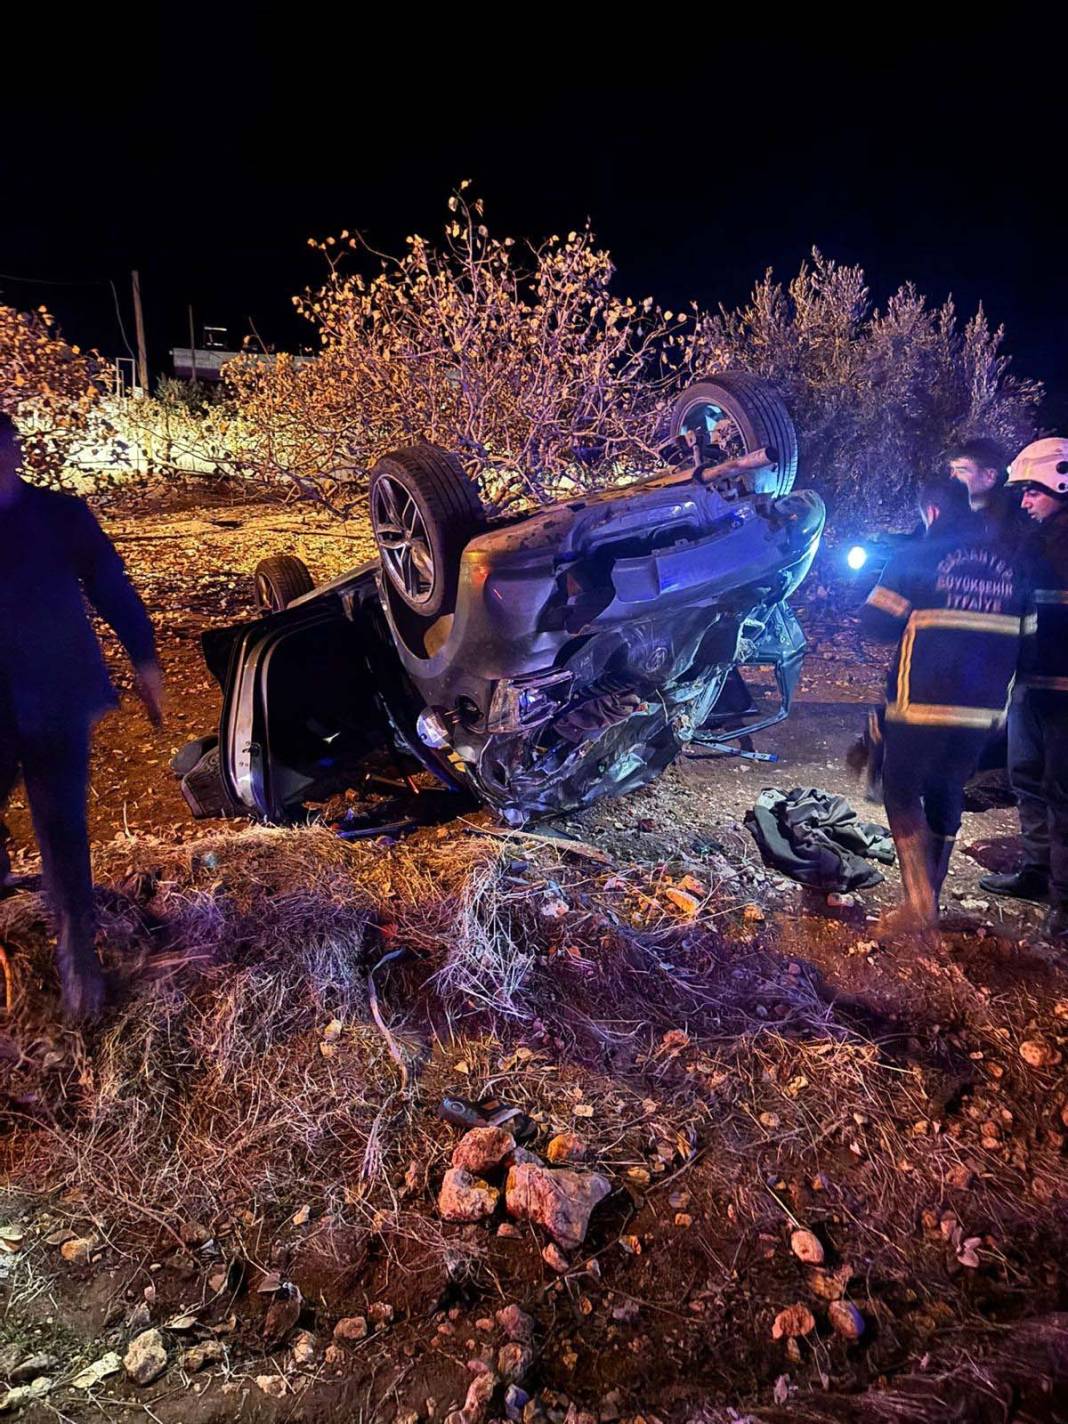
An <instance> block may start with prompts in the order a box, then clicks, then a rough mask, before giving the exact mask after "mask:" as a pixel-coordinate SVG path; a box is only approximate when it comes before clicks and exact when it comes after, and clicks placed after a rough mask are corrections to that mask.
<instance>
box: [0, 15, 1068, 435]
mask: <svg viewBox="0 0 1068 1424" xmlns="http://www.w3.org/2000/svg"><path fill="white" fill-rule="evenodd" d="M405 13H406V14H407V12H405ZM547 13H548V12H547ZM564 13H565V12H562V11H561V12H553V15H554V16H555V19H553V20H552V21H551V22H550V20H549V19H546V20H544V21H539V24H538V29H539V31H540V34H541V38H540V42H539V51H538V53H536V54H535V53H534V52H533V49H532V48H531V47H530V46H528V45H526V44H525V42H521V41H519V40H514V39H513V40H507V41H505V40H503V39H502V41H501V42H500V53H499V54H498V55H497V56H495V57H493V58H485V59H480V58H478V57H477V55H476V52H475V50H476V46H475V37H474V26H475V22H474V20H473V18H472V19H471V20H470V21H469V22H468V23H470V24H471V26H472V36H471V37H470V39H469V38H468V37H467V36H465V34H463V33H460V34H459V35H458V34H457V33H456V30H457V26H453V27H452V29H453V34H452V39H451V41H446V40H444V39H443V38H442V37H441V36H438V37H435V36H434V35H432V34H428V33H415V32H414V31H412V30H411V29H409V30H404V29H403V26H401V28H400V31H399V32H398V33H395V34H394V35H393V36H392V37H391V38H390V39H389V40H386V39H384V38H382V37H381V36H377V35H375V34H373V33H371V32H370V31H369V30H364V31H361V30H360V29H353V30H352V31H351V32H349V31H346V30H344V29H343V28H342V27H340V26H339V25H338V21H337V19H336V17H334V16H330V15H328V13H327V12H326V11H316V12H314V13H310V14H309V19H308V20H307V21H304V22H301V20H300V16H299V14H298V13H295V12H292V11H291V12H290V13H289V21H288V23H289V24H290V26H291V27H292V28H291V29H290V30H287V31H284V30H282V29H280V28H278V27H277V23H280V22H276V27H275V28H271V27H269V26H268V27H266V28H265V27H264V26H262V25H261V24H260V22H258V21H256V20H254V19H252V18H246V19H245V20H244V21H241V19H240V16H239V15H238V13H237V12H236V11H227V12H226V15H227V18H225V19H222V20H220V19H219V18H218V17H215V16H213V15H212V14H211V12H209V11H207V10H205V9H203V8H200V9H197V10H195V11H194V10H192V9H188V10H183V11H171V12H168V13H167V14H166V15H164V14H163V13H162V12H149V13H148V16H147V18H145V17H142V23H141V25H140V28H139V29H138V31H137V38H136V43H135V44H132V41H131V32H130V31H129V30H122V29H121V28H120V27H118V26H116V28H115V31H114V33H113V34H110V35H104V34H102V33H100V32H99V31H96V32H94V33H91V34H85V35H82V36H72V35H71V34H70V33H69V31H65V39H64V44H63V50H62V52H54V51H53V49H51V48H46V49H45V50H41V49H40V48H38V49H36V50H35V51H34V55H35V62H34V64H32V65H29V66H23V67H22V69H21V70H20V73H19V76H18V79H17V82H16V83H15V86H14V88H12V87H11V85H7V86H5V88H4V98H3V100H2V101H0V102H2V105H3V109H4V111H5V112H4V120H5V123H4V133H5V138H4V140H3V142H2V143H0V174H2V180H3V199H4V201H3V207H2V221H0V273H3V274H5V275H4V276H0V300H3V301H5V302H9V303H13V304H15V305H20V306H25V305H31V304H33V303H35V302H38V301H45V302H47V303H48V304H49V305H50V306H51V307H52V308H53V310H55V311H56V313H57V314H58V315H59V317H60V319H61V321H62V323H63V327H64V330H65V331H66V332H67V333H68V334H69V336H70V337H71V339H74V340H77V341H79V342H81V343H83V344H85V345H95V346H97V347H99V349H101V350H102V351H104V352H106V353H107V354H109V355H115V354H119V353H121V352H122V350H123V347H122V341H121V338H120V335H119V331H118V326H117V323H116V318H115V315H114V310H113V306H112V298H111V294H110V291H109V289H108V288H107V286H106V285H103V284H102V283H103V279H107V278H113V279H114V280H115V281H116V283H117V284H118V288H119V294H120V298H121V302H122V314H123V317H124V319H125V321H126V325H127V331H128V334H129V337H130V340H131V342H132V341H133V323H132V312H131V308H130V300H129V271H130V268H131V267H134V266H136V267H138V268H139V269H140V271H141V277H142V284H143V292H144V300H145V316H146V324H147V329H148V340H149V347H150V356H151V360H152V363H153V365H154V367H155V369H156V370H157V371H159V370H160V369H166V362H167V351H168V349H169V347H171V346H172V345H184V344H186V341H187V331H188V325H187V320H188V319H187V315H186V311H187V303H190V302H191V303H192V304H193V307H194V310H195V313H196V319H197V324H198V329H199V326H200V325H201V324H203V323H205V322H209V323H215V324H221V325H226V326H228V327H229V328H230V331H231V337H232V340H239V339H240V337H241V336H243V335H244V334H245V333H246V332H248V331H249V318H250V317H251V319H252V320H253V321H254V322H255V324H256V326H257V328H258V330H259V331H260V333H261V334H262V335H263V336H264V338H265V339H266V340H268V341H272V342H275V343H277V344H278V345H279V346H290V347H293V346H295V345H296V344H297V343H298V342H299V341H300V340H301V339H302V338H303V339H305V340H306V339H308V337H309V332H308V329H306V328H305V327H304V325H303V323H300V322H299V321H297V320H296V319H295V318H294V317H293V315H292V311H291V307H290V303H289V297H290V295H291V294H292V293H294V292H296V291H299V290H300V289H301V288H302V287H303V286H304V285H305V284H306V283H308V282H312V281H314V280H315V279H316V278H317V277H318V275H319V274H320V272H321V270H322V269H321V266H320V263H319V259H318V258H317V257H316V256H315V255H314V254H312V253H310V252H309V251H308V249H307V248H306V246H305V239H306V238H307V237H308V236H309V235H311V234H317V235H320V236H325V235H327V234H328V233H334V232H337V231H339V230H340V229H341V228H343V227H348V228H358V229H361V230H362V231H364V232H365V233H366V234H367V236H368V237H370V238H371V239H372V240H373V241H374V242H375V243H376V245H378V246H381V247H385V248H388V249H390V250H398V249H399V248H400V246H401V244H402V241H403V237H404V235H405V233H407V232H409V231H411V230H413V229H417V230H419V231H421V232H422V233H424V234H426V235H431V234H434V233H436V232H438V231H439V230H440V228H441V226H442V224H443V222H444V218H445V202H446V199H447V197H448V194H449V192H450V191H451V189H452V188H453V187H454V186H455V185H456V184H457V183H458V182H459V180H460V179H462V178H470V179H472V180H473V182H474V191H475V192H476V193H479V194H481V195H482V196H483V197H484V199H485V202H486V205H487V221H488V222H489V223H490V225H491V227H492V228H493V229H494V230H495V231H497V232H499V233H501V234H504V233H510V234H511V235H513V236H516V237H532V238H537V237H541V236H544V235H545V234H547V233H549V232H553V231H567V230H568V229H569V228H571V227H575V226H578V225H579V224H581V223H582V222H583V220H584V219H585V218H586V217H587V216H588V217H590V218H591V219H592V221H593V224H594V227H595V229H596V231H597V233H598V235H599V237H600V239H601V240H602V242H603V243H604V244H605V245H606V246H607V247H609V248H610V250H611V251H612V253H613V255H614V257H615V260H616V263H617V266H618V268H619V277H618V279H617V280H618V284H619V290H620V291H621V292H625V293H630V294H632V295H634V296H635V297H641V296H645V295H648V294H652V295H655V296H656V297H657V298H658V299H660V300H661V301H662V302H664V303H665V304H668V305H672V306H677V305H679V304H680V303H681V302H683V301H685V300H686V299H688V298H690V297H695V298H697V299H698V300H699V301H701V302H703V303H707V304H716V303H718V302H720V301H722V302H724V303H726V304H728V305H731V304H734V303H736V302H738V301H739V300H741V299H743V298H744V297H745V296H746V294H747V292H748V290H749V288H750V286H751V285H752V282H753V280H754V279H755V278H757V277H758V276H759V275H760V274H761V273H762V272H763V270H764V268H765V267H767V266H769V265H770V266H773V267H774V268H775V269H776V271H777V272H778V273H779V274H780V275H782V276H784V277H786V276H789V275H791V274H792V273H793V272H794V271H795V270H796V268H797V266H798V264H799V263H800V261H801V260H802V258H803V257H805V255H806V254H807V252H808V250H809V249H810V248H811V247H812V245H813V244H816V245H818V246H820V247H821V248H822V249H823V250H824V251H825V252H826V253H827V254H829V255H832V256H834V257H837V258H839V259H840V260H842V261H857V262H860V263H862V264H863V266H864V267H865V269H866V271H867V273H868V277H869V282H870V285H871V287H872V291H873V295H874V297H875V298H876V300H877V301H878V300H882V299H884V298H885V297H886V295H887V294H888V293H889V291H891V290H892V289H893V288H894V287H896V286H897V285H898V283H900V282H902V281H904V280H906V279H912V280H914V281H915V282H916V283H917V284H918V285H919V287H920V288H921V290H923V291H924V292H926V293H927V294H928V295H929V296H930V297H931V298H932V299H934V300H936V301H940V300H941V299H942V298H944V297H945V296H946V295H947V294H948V293H950V292H952V293H953V295H954V297H955V298H956V299H957V302H958V305H959V307H960V308H961V310H962V311H963V312H965V313H970V312H971V310H972V309H973V308H974V306H975V304H976V303H977V302H978V301H979V300H980V299H982V300H983V301H984V303H985V304H986V307H987V310H988V313H989V315H990V316H991V318H992V320H993V321H994V322H995V323H998V322H1003V323H1004V324H1005V326H1006V327H1007V330H1008V343H1007V349H1008V351H1009V352H1010V353H1011V354H1012V355H1013V357H1014V358H1015V365H1016V369H1017V370H1019V371H1020V372H1021V373H1025V374H1033V375H1036V376H1039V377H1041V378H1043V379H1044V380H1045V381H1046V382H1047V383H1048V384H1049V386H1050V387H1051V389H1052V391H1053V392H1054V394H1055V397H1056V399H1055V401H1054V402H1053V403H1052V404H1051V408H1050V411H1049V412H1048V413H1047V414H1048V416H1053V418H1054V419H1057V418H1059V416H1060V412H1061V411H1062V410H1065V411H1066V413H1068V404H1066V403H1065V400H1064V396H1065V393H1068V350H1066V343H1065V340H1064V337H1065V330H1066V321H1068V282H1066V280H1065V271H1064V244H1063V241H1062V237H1061V223H1062V219H1061V217H1060V216H1059V214H1060V211H1061V209H1062V207H1063V201H1062V199H1063V194H1062V191H1061V190H1062V189H1063V188H1064V187H1065V186H1068V185H1066V183H1065V180H1064V178H1063V171H1064V166H1063V154H1064V149H1065V144H1064V139H1065V123H1064V111H1065V107H1066V104H1065V97H1064V92H1063V84H1062V82H1061V80H1060V79H1059V77H1057V76H1058V73H1059V71H1058V69H1057V65H1056V63H1050V64H1047V63H1046V60H1045V59H1044V58H1043V57H1042V52H1043V47H1044V43H1047V42H1048V37H1047V41H1043V39H1042V37H1041V36H1040V35H1037V34H1032V35H1029V36H1023V37H1020V36H1015V37H1010V38H1008V39H1006V38H1005V37H1004V36H1002V35H1000V34H997V35H995V34H991V33H984V34H983V35H981V36H971V37H969V38H965V39H963V40H958V41H954V42H952V43H950V42H945V43H939V44H937V45H931V46H927V47H915V46H914V47H912V48H911V49H910V48H907V47H903V46H904V41H903V39H902V36H901V35H899V34H896V33H892V32H890V31H889V30H887V31H885V32H884V33H883V34H882V35H881V36H880V35H879V34H877V33H876V34H874V35H872V36H869V37H868V38H866V39H865V40H864V41H863V43H861V41H860V40H859V37H858V39H857V40H856V42H855V43H854V42H853V40H852V38H851V37H848V36H847V37H845V38H844V39H842V40H841V41H834V40H825V41H819V42H816V41H815V40H801V39H799V40H797V41H796V42H794V41H790V42H789V43H787V42H778V43H776V42H774V41H773V40H770V39H768V38H767V37H766V36H762V37H761V38H760V39H759V41H758V40H757V39H756V38H754V37H749V38H746V39H744V41H743V40H739V39H737V38H735V39H733V40H732V39H729V38H725V37H722V36H720V35H718V34H717V33H716V32H715V31H714V29H713V28H712V27H711V25H709V27H708V29H707V32H702V30H701V28H700V26H699V25H696V24H692V25H687V24H680V25H679V26H678V28H677V29H676V30H675V32H674V33H673V34H669V33H667V31H666V30H665V32H664V33H662V34H659V35H656V36H655V39H656V40H657V41H667V42H668V43H667V44H665V45H661V44H659V43H657V44H655V45H654V44H653V43H652V41H650V42H649V45H648V46H647V43H646V40H645V39H643V38H642V37H641V36H640V35H637V34H632V35H631V36H630V38H629V40H627V41H626V42H625V43H621V44H620V47H619V52H618V55H617V54H615V53H609V52H608V49H607V48H606V41H605V40H604V39H603V37H600V36H597V35H593V34H590V35H587V34H581V33H578V32H577V31H576V32H572V30H571V29H568V30H565V28H564V26H563V24H562V20H561V17H562V16H563V14H564ZM761 13H762V15H767V14H769V13H770V12H767V11H763V12H761ZM406 23H409V24H414V23H415V22H414V20H413V19H412V18H411V17H409V21H408V22H406ZM502 23H503V22H502ZM398 24H400V22H399V21H398ZM827 24H828V26H829V27H831V28H832V29H833V23H832V22H831V21H829V20H828V21H827ZM766 28H768V29H772V28H773V27H772V26H771V25H770V23H769V24H768V25H767V26H766ZM500 32H501V34H502V35H503V34H504V29H503V28H502V29H501V30H500ZM120 36H121V43H120ZM654 50H655V51H656V52H654ZM647 51H648V52H647ZM887 55H891V56H892V58H890V59H887V57H886V56H887ZM10 274H13V275H14V277H17V278H25V277H39V278H49V279H52V280H53V281H56V282H64V283H75V282H82V281H86V282H88V281H90V280H92V281H95V282H96V283H97V285H95V286H93V285H62V286H59V285H57V286H44V285H37V284H36V283H34V284H31V283H28V282H25V281H22V280H12V276H11V275H10Z"/></svg>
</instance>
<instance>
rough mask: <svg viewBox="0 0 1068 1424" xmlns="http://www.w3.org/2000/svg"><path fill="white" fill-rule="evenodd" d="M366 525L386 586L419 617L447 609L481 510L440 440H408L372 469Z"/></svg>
mask: <svg viewBox="0 0 1068 1424" xmlns="http://www.w3.org/2000/svg"><path fill="white" fill-rule="evenodd" d="M370 503H371V527H372V529H373V531H374V536H375V543H376V545H377V546H378V553H379V557H380V558H381V560H382V570H383V573H384V574H385V576H386V578H387V579H388V580H389V583H390V587H391V588H392V589H393V590H394V592H395V593H396V594H397V596H398V597H399V598H400V599H401V601H402V602H403V603H405V604H406V605H407V606H408V607H409V608H410V609H412V611H413V612H415V613H418V614H420V615H421V616H422V617H424V618H436V617H438V616H439V615H441V614H443V613H451V612H452V611H453V608H454V606H455V602H456V588H457V583H458V581H459V574H460V556H461V554H462V553H463V551H464V548H465V546H466V545H467V543H468V542H469V541H470V540H471V539H472V538H473V537H474V536H475V535H476V534H477V533H479V532H480V530H481V529H482V528H483V526H484V524H485V519H486V516H485V511H484V509H483V507H482V501H481V500H480V499H479V497H478V490H477V489H476V487H475V484H474V482H473V481H472V480H470V479H469V478H468V477H467V475H466V474H465V473H464V470H463V467H462V466H461V464H460V462H459V461H458V460H457V459H456V458H455V457H454V456H452V455H450V454H448V453H447V452H446V451H445V450H442V449H440V448H439V447H438V446H437V445H430V444H426V443H424V444H420V445H409V446H408V447H407V448H405V449H403V450H394V451H393V452H392V453H391V454H389V455H384V456H383V457H382V459H381V460H379V461H378V463H377V464H376V465H375V467H374V469H373V470H372V471H371V488H370Z"/></svg>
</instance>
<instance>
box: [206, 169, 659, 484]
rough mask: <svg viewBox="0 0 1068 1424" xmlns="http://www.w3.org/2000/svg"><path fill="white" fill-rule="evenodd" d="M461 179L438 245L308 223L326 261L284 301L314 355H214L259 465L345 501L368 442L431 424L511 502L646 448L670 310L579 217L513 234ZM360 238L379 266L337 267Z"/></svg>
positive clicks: (611, 470) (404, 435)
mask: <svg viewBox="0 0 1068 1424" xmlns="http://www.w3.org/2000/svg"><path fill="white" fill-rule="evenodd" d="M466 186H467V185H466V184H465V185H463V188H466ZM463 188H462V189H461V191H460V192H459V193H457V194H456V195H454V196H453V197H452V198H451V199H450V201H449V209H450V214H449V220H448V223H447V226H446V229H445V233H444V238H443V241H442V242H441V244H440V245H435V244H433V243H431V242H429V241H427V240H426V239H424V238H423V237H420V236H418V235H414V236H412V237H409V238H408V239H407V251H406V252H405V254H404V255H403V256H401V257H398V258H394V257H387V256H384V255H382V254H380V253H374V252H373V251H372V249H371V248H370V247H369V246H368V245H367V243H366V242H364V240H363V239H362V238H360V237H358V236H353V235H350V234H349V233H347V232H346V233H342V234H341V237H340V239H334V238H327V239H326V240H325V241H324V242H315V241H314V240H313V242H312V245H313V246H314V247H316V248H318V250H319V251H321V252H322V253H323V254H324V255H325V257H326V259H327V261H328V263H329V275H328V278H327V281H326V283H325V284H324V285H323V286H322V287H321V288H320V289H319V290H318V291H315V292H308V293H306V294H305V295H304V296H303V297H300V298H296V299H295V302H296V306H297V309H298V310H299V311H300V312H301V314H302V315H303V316H305V317H306V318H307V319H308V320H309V322H311V323H312V325H313V326H314V327H315V328H316V330H317V334H318V340H319V354H318V355H317V357H316V359H315V360H314V361H311V362H308V363H306V364H302V363H299V362H297V361H294V360H293V359H292V358H291V357H285V356H280V357H278V358H277V359H276V360H274V361H273V362H271V363H269V364H265V363H264V362H263V360H262V358H259V359H253V358H251V357H246V358H239V359H238V360H237V361H236V362H232V363H231V364H230V366H228V367H227V369H226V373H225V374H226V379H227V380H228V382H229V384H230V386H231V388H232V390H233V391H234V393H235V395H236V396H237V399H238V402H239V405H240V408H241V411H242V415H243V419H244V421H245V424H246V428H247V429H248V430H249V431H250V432H251V436H252V444H251V451H250V454H251V458H252V459H253V461H254V462H255V463H256V465H257V466H258V468H259V469H260V470H261V471H262V472H263V473H264V474H266V475H268V476H271V477H278V476H282V477H285V478H288V479H291V480H293V481H294V482H295V483H296V484H297V485H298V486H299V488H300V489H301V490H302V492H304V493H305V494H307V495H309V496H311V497H313V498H317V499H320V500H322V501H323V502H325V503H327V504H329V505H330V506H332V507H334V508H338V509H341V510H344V509H345V508H347V507H349V506H350V505H351V504H352V502H353V501H354V499H356V498H358V497H359V495H360V494H361V493H362V492H363V491H364V490H365V489H366V483H367V477H368V474H369V471H370V468H371V466H372V465H373V464H374V462H375V460H376V459H377V458H378V457H379V456H381V455H383V454H385V453H386V451H388V450H389V449H391V448H395V447H396V446H398V445H405V444H410V443H412V442H413V441H416V440H420V439H426V440H430V441H433V442H435V443H437V444H441V445H443V446H445V447H446V448H447V449H449V450H452V451H454V452H455V453H457V454H458V455H459V456H460V458H461V459H462V460H463V461H464V462H465V463H466V465H467V467H468V468H469V470H470V471H471V472H472V473H473V474H474V475H475V476H477V477H478V479H479V480H480V481H481V484H482V487H483V490H484V493H485V495H486V496H487V498H488V500H489V501H490V502H491V503H492V504H494V505H496V506H497V507H507V506H509V505H513V504H529V503H538V502H544V501H548V500H551V499H553V498H555V497H558V496H559V495H561V494H564V493H567V492H572V491H576V490H581V489H584V488H588V487H591V486H597V485H603V484H605V483H608V482H612V481H615V480H620V479H625V478H627V476H628V475H629V474H631V473H632V472H633V471H635V470H636V469H637V467H638V466H639V465H640V464H641V463H642V462H643V461H644V462H645V463H646V464H648V460H649V458H650V455H651V453H652V447H651V444H650V442H651V441H652V440H653V438H654V436H655V433H656V428H657V425H658V421H659V418H660V416H661V413H662V411H663V409H664V407H665V405H666V403H667V401H668V399H669V397H670V394H671V390H672V386H673V379H674V377H673V374H672V372H671V369H670V365H671V363H670V359H669V355H668V352H669V349H670V343H671V342H672V341H673V340H674V339H676V336H677V333H678V331H679V329H680V327H681V323H682V318H676V317H674V316H673V314H672V313H670V312H662V311H660V309H659V308H658V307H656V305H655V304H654V302H653V300H652V298H646V299H645V300H644V301H642V302H635V301H634V300H633V299H631V298H620V297H617V296H615V295H614V294H613V293H612V291H611V289H610V288H611V281H612V278H613V275H614V272H615V269H614V267H613V265H612V262H611V259H610V257H609V255H608V253H607V252H605V251H603V250H602V249H600V248H598V247H597V245H596V243H595V239H594V236H593V233H592V232H591V231H590V230H589V229H588V228H586V229H583V230H582V231H580V232H577V231H576V232H570V233H568V234H567V236H566V237H560V236H556V235H554V236H551V237H549V238H547V239H546V240H545V241H544V242H543V243H541V244H540V245H539V246H536V247H525V248H524V247H520V246H517V244H516V243H515V242H514V241H513V240H512V239H511V238H497V237H493V236H491V235H490V233H489V230H488V229H487V227H486V225H485V223H484V222H483V221H482V218H483V210H482V204H481V202H480V201H478V200H474V201H469V200H468V199H467V198H466V197H465V196H464V192H463ZM354 252H355V253H358V254H360V255H362V256H363V257H364V258H365V259H367V258H372V257H373V258H374V259H376V260H377V263H378V271H377V273H376V274H375V275H374V276H370V277H369V276H366V275H364V273H362V272H359V271H356V272H348V271H347V270H346V268H345V265H344V262H343V260H342V259H343V256H344V255H347V254H352V253H354Z"/></svg>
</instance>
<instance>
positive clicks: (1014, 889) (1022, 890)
mask: <svg viewBox="0 0 1068 1424" xmlns="http://www.w3.org/2000/svg"><path fill="white" fill-rule="evenodd" d="M979 887H980V889H982V890H986V891H988V892H989V893H990V894H991V895H1008V896H1011V898H1012V899H1014V900H1045V899H1046V897H1047V896H1048V895H1049V875H1048V874H1047V872H1046V871H1044V870H1040V869H1039V868H1038V867H1037V866H1034V865H1025V866H1024V868H1023V869H1022V870H1015V871H1013V873H1012V874H1011V875H984V876H983V878H982V880H980V882H979Z"/></svg>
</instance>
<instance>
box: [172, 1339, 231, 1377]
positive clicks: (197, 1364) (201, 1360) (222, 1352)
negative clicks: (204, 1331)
mask: <svg viewBox="0 0 1068 1424" xmlns="http://www.w3.org/2000/svg"><path fill="white" fill-rule="evenodd" d="M225 1363H226V1349H225V1346H224V1345H223V1343H222V1341H221V1340H201V1342H200V1343H199V1344H198V1345H190V1346H189V1349H188V1350H183V1351H182V1369H183V1370H185V1372H186V1374H190V1375H195V1374H199V1373H200V1371H201V1370H206V1369H207V1368H208V1366H209V1365H222V1364H225Z"/></svg>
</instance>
